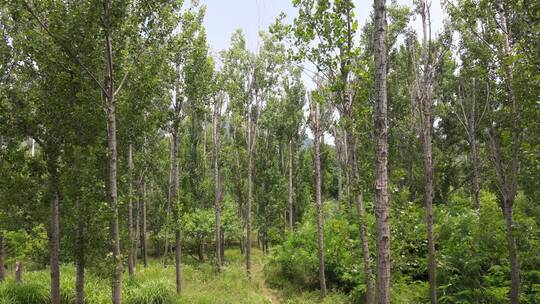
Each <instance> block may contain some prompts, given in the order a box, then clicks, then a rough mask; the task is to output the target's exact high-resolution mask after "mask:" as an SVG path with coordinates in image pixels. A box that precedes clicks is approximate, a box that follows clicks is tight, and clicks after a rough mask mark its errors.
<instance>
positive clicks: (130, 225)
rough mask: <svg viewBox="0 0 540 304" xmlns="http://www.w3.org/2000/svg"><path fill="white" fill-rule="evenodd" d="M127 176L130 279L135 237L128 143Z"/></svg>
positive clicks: (133, 273) (133, 261)
mask: <svg viewBox="0 0 540 304" xmlns="http://www.w3.org/2000/svg"><path fill="white" fill-rule="evenodd" d="M128 175H129V194H128V195H129V199H128V234H129V253H128V273H129V276H130V277H133V276H134V275H135V270H134V268H135V249H136V247H135V235H134V229H133V225H134V224H133V145H132V144H131V143H130V144H129V148H128Z"/></svg>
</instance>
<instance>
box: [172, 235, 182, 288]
mask: <svg viewBox="0 0 540 304" xmlns="http://www.w3.org/2000/svg"><path fill="white" fill-rule="evenodd" d="M174 239H175V259H174V261H175V278H176V293H180V292H181V291H182V272H181V268H180V266H181V263H182V261H181V257H182V244H181V243H180V229H179V228H176V229H175V231H174Z"/></svg>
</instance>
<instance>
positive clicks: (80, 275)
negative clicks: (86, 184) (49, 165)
mask: <svg viewBox="0 0 540 304" xmlns="http://www.w3.org/2000/svg"><path fill="white" fill-rule="evenodd" d="M75 204H76V205H75V208H76V209H77V214H78V221H77V230H76V244H75V246H76V249H75V250H76V251H75V252H76V254H75V255H76V257H75V258H76V262H75V264H76V268H77V270H76V271H77V275H76V278H75V303H76V304H83V303H84V264H85V263H84V222H85V217H84V212H83V208H82V206H81V202H80V198H79V197H77V199H76V201H75Z"/></svg>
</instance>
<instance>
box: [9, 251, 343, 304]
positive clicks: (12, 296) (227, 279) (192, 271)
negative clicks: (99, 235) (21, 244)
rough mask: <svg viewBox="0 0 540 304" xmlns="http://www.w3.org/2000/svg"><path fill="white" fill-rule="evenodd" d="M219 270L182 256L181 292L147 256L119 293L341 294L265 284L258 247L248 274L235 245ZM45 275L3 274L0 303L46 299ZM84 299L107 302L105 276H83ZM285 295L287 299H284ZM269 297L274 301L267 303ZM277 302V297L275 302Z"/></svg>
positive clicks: (290, 297) (67, 303)
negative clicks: (17, 278) (145, 264)
mask: <svg viewBox="0 0 540 304" xmlns="http://www.w3.org/2000/svg"><path fill="white" fill-rule="evenodd" d="M225 255H226V257H227V258H226V259H225V261H224V265H223V268H222V273H221V274H217V273H216V271H215V268H214V267H213V266H212V265H211V264H208V263H199V262H197V261H196V260H194V259H187V261H185V264H184V265H183V270H182V271H183V276H184V284H183V286H184V287H183V290H182V294H181V295H176V294H174V292H173V290H174V268H172V267H168V268H163V266H162V265H161V262H160V261H159V260H156V259H151V260H150V263H149V265H148V268H147V269H144V268H142V267H141V269H137V277H136V278H135V279H130V280H127V281H126V284H124V286H123V289H124V290H123V293H124V295H125V296H126V298H125V302H126V303H128V304H167V303H171V304H174V303H193V304H207V303H208V304H211V303H221V304H233V303H245V304H251V303H260V304H264V303H267V304H273V303H290V304H303V303H315V302H316V303H341V302H343V300H344V296H342V295H339V294H332V295H331V296H329V297H328V298H327V299H326V300H325V301H319V296H318V293H316V292H309V291H306V292H299V293H296V292H295V293H292V294H291V293H286V292H287V291H286V290H283V291H281V290H277V289H269V288H268V287H266V286H265V281H264V275H263V273H262V268H263V266H264V265H263V263H264V262H265V261H266V259H267V258H266V257H265V256H263V255H262V253H261V251H259V250H255V251H254V257H253V258H254V259H253V262H254V270H255V272H254V274H253V279H252V280H248V279H247V278H246V276H245V274H244V272H245V271H244V260H243V258H242V256H241V255H240V254H239V252H238V250H233V249H230V250H226V252H225ZM61 271H62V281H61V282H60V284H61V285H60V286H61V303H63V304H71V303H75V290H74V286H75V268H74V267H73V266H72V265H64V266H62V268H61ZM49 288H50V275H49V273H48V270H47V269H44V270H39V271H29V272H27V273H25V278H24V281H23V283H21V284H16V283H15V281H14V277H13V276H11V275H10V276H8V278H7V280H6V282H5V283H3V284H2V285H0V303H2V304H46V303H50V301H51V299H50V293H49ZM86 290H87V293H86V294H85V300H86V303H89V304H105V303H110V285H109V283H108V281H107V280H104V279H103V278H100V277H98V276H96V275H91V274H90V275H87V277H86ZM284 299H287V300H284ZM272 301H274V302H272ZM277 301H280V302H277Z"/></svg>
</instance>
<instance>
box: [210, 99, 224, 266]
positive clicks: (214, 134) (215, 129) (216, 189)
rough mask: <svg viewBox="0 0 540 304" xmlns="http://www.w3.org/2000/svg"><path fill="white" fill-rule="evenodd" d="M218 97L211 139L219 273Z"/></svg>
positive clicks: (219, 183) (219, 182)
mask: <svg viewBox="0 0 540 304" xmlns="http://www.w3.org/2000/svg"><path fill="white" fill-rule="evenodd" d="M219 98H221V97H220V96H218V97H217V98H216V99H215V100H214V117H213V118H214V119H213V128H212V139H213V141H214V143H213V144H214V196H215V208H216V270H217V272H218V273H219V272H221V246H222V244H221V241H222V240H221V180H220V176H219V129H218V126H219V112H220V111H221V103H220V99H219Z"/></svg>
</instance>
